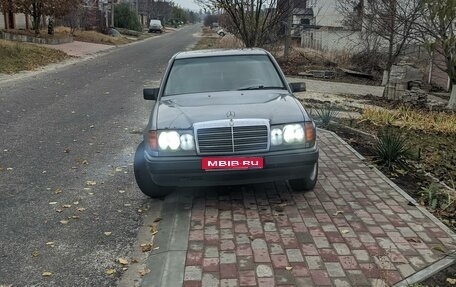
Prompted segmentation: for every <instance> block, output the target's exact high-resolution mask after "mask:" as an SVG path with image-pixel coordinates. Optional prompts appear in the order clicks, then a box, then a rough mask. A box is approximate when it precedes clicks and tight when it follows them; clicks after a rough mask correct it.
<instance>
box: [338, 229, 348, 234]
mask: <svg viewBox="0 0 456 287" xmlns="http://www.w3.org/2000/svg"><path fill="white" fill-rule="evenodd" d="M340 232H341V233H342V234H347V233H349V232H350V230H347V229H344V230H341V231H340Z"/></svg>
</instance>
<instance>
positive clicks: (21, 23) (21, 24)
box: [0, 13, 31, 29]
mask: <svg viewBox="0 0 456 287" xmlns="http://www.w3.org/2000/svg"><path fill="white" fill-rule="evenodd" d="M14 20H15V22H16V29H25V15H24V14H22V13H18V14H15V16H14ZM30 23H31V22H30ZM0 29H5V20H4V15H3V13H0Z"/></svg>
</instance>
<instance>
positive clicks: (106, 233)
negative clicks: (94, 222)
mask: <svg viewBox="0 0 456 287" xmlns="http://www.w3.org/2000/svg"><path fill="white" fill-rule="evenodd" d="M103 233H104V235H106V236H110V235H111V234H112V232H111V231H106V232H103Z"/></svg>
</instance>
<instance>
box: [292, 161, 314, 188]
mask: <svg viewBox="0 0 456 287" xmlns="http://www.w3.org/2000/svg"><path fill="white" fill-rule="evenodd" d="M317 179H318V162H316V163H315V164H314V166H313V168H312V171H311V172H310V174H309V175H307V176H306V177H304V178H297V179H290V180H288V183H289V184H290V187H291V188H292V189H293V190H295V191H308V190H312V189H313V188H314V187H315V184H317Z"/></svg>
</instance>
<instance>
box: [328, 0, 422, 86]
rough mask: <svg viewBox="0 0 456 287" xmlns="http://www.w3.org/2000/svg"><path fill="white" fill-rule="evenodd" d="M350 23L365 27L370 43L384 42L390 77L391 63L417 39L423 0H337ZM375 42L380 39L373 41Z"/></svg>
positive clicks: (357, 26) (364, 33)
mask: <svg viewBox="0 0 456 287" xmlns="http://www.w3.org/2000/svg"><path fill="white" fill-rule="evenodd" d="M337 1H338V3H339V9H340V11H341V12H342V13H343V14H344V16H345V18H346V20H345V23H348V24H349V26H350V27H356V29H359V30H361V34H362V38H363V40H364V41H367V42H368V45H370V47H378V44H379V43H383V46H384V50H385V51H386V54H387V59H386V64H385V67H384V68H385V70H386V71H387V72H388V81H389V76H390V72H391V67H392V66H393V65H394V64H395V63H396V62H397V59H398V57H399V56H400V55H401V54H402V53H403V51H404V49H406V48H407V46H408V45H410V44H411V42H412V41H413V39H414V37H413V31H414V28H415V24H416V22H417V19H418V18H419V17H420V14H421V10H422V4H421V2H422V1H421V0H337ZM371 42H374V43H377V45H372V44H371Z"/></svg>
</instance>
